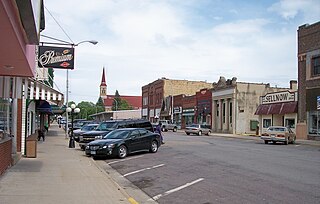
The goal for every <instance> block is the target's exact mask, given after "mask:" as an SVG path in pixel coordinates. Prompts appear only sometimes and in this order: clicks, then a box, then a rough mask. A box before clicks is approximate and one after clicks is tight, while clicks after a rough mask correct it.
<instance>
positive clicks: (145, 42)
mask: <svg viewBox="0 0 320 204" xmlns="http://www.w3.org/2000/svg"><path fill="white" fill-rule="evenodd" d="M44 5H45V20H46V28H45V30H44V31H42V32H41V34H42V35H46V36H50V37H54V38H57V39H60V40H64V41H68V42H71V41H72V42H73V43H78V42H81V41H84V40H96V41H98V42H99V43H98V44H97V45H92V44H90V43H82V44H80V45H79V46H77V47H76V49H75V69H74V70H70V71H69V95H68V96H69V97H68V98H69V101H74V102H76V103H79V102H81V101H91V102H93V103H96V102H97V101H98V98H99V85H100V83H101V76H102V69H103V67H105V71H106V82H107V94H111V95H113V94H115V92H116V90H118V92H119V94H120V95H140V96H141V95H142V93H141V88H142V86H144V85H147V84H149V83H151V82H153V81H155V80H157V79H159V78H162V77H165V78H167V79H181V80H192V81H207V82H209V83H213V82H218V80H219V78H220V76H224V77H225V78H226V79H229V78H232V77H236V78H237V81H239V82H250V83H270V85H271V86H278V87H289V81H290V80H297V77H298V65H297V30H298V27H299V26H301V25H304V24H313V23H316V22H318V21H320V1H319V0H260V1H256V0H90V1H84V0H67V1H66V0H54V1H52V0H51V1H50V0H45V1H44ZM52 16H53V17H52ZM57 22H58V23H57ZM61 28H62V29H61ZM66 34H67V35H66ZM44 41H45V42H48V41H50V40H48V39H46V38H44V37H41V42H44ZM54 75H55V76H54V80H55V86H54V87H55V88H56V89H57V90H59V91H61V92H62V93H64V94H65V93H66V76H67V75H66V70H61V69H55V72H54Z"/></svg>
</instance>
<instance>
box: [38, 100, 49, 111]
mask: <svg viewBox="0 0 320 204" xmlns="http://www.w3.org/2000/svg"><path fill="white" fill-rule="evenodd" d="M37 111H39V112H40V113H48V114H52V108H51V105H50V104H49V103H48V102H47V101H44V100H40V101H37Z"/></svg>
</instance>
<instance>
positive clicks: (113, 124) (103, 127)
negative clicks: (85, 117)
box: [96, 122, 117, 130]
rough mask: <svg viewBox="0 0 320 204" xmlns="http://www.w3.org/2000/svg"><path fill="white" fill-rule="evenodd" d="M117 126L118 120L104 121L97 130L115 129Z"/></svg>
mask: <svg viewBox="0 0 320 204" xmlns="http://www.w3.org/2000/svg"><path fill="white" fill-rule="evenodd" d="M116 127H117V123H116V122H104V123H101V124H100V125H99V126H98V127H97V129H96V130H113V129H115V128H116Z"/></svg>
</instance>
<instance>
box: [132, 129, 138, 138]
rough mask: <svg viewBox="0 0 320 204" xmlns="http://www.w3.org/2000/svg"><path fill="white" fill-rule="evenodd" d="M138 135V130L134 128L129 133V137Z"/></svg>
mask: <svg viewBox="0 0 320 204" xmlns="http://www.w3.org/2000/svg"><path fill="white" fill-rule="evenodd" d="M139 136H140V132H139V130H134V131H132V132H131V134H130V137H139Z"/></svg>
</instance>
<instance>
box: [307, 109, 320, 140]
mask: <svg viewBox="0 0 320 204" xmlns="http://www.w3.org/2000/svg"><path fill="white" fill-rule="evenodd" d="M309 134H312V135H316V136H320V112H319V111H312V112H310V113H309Z"/></svg>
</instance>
